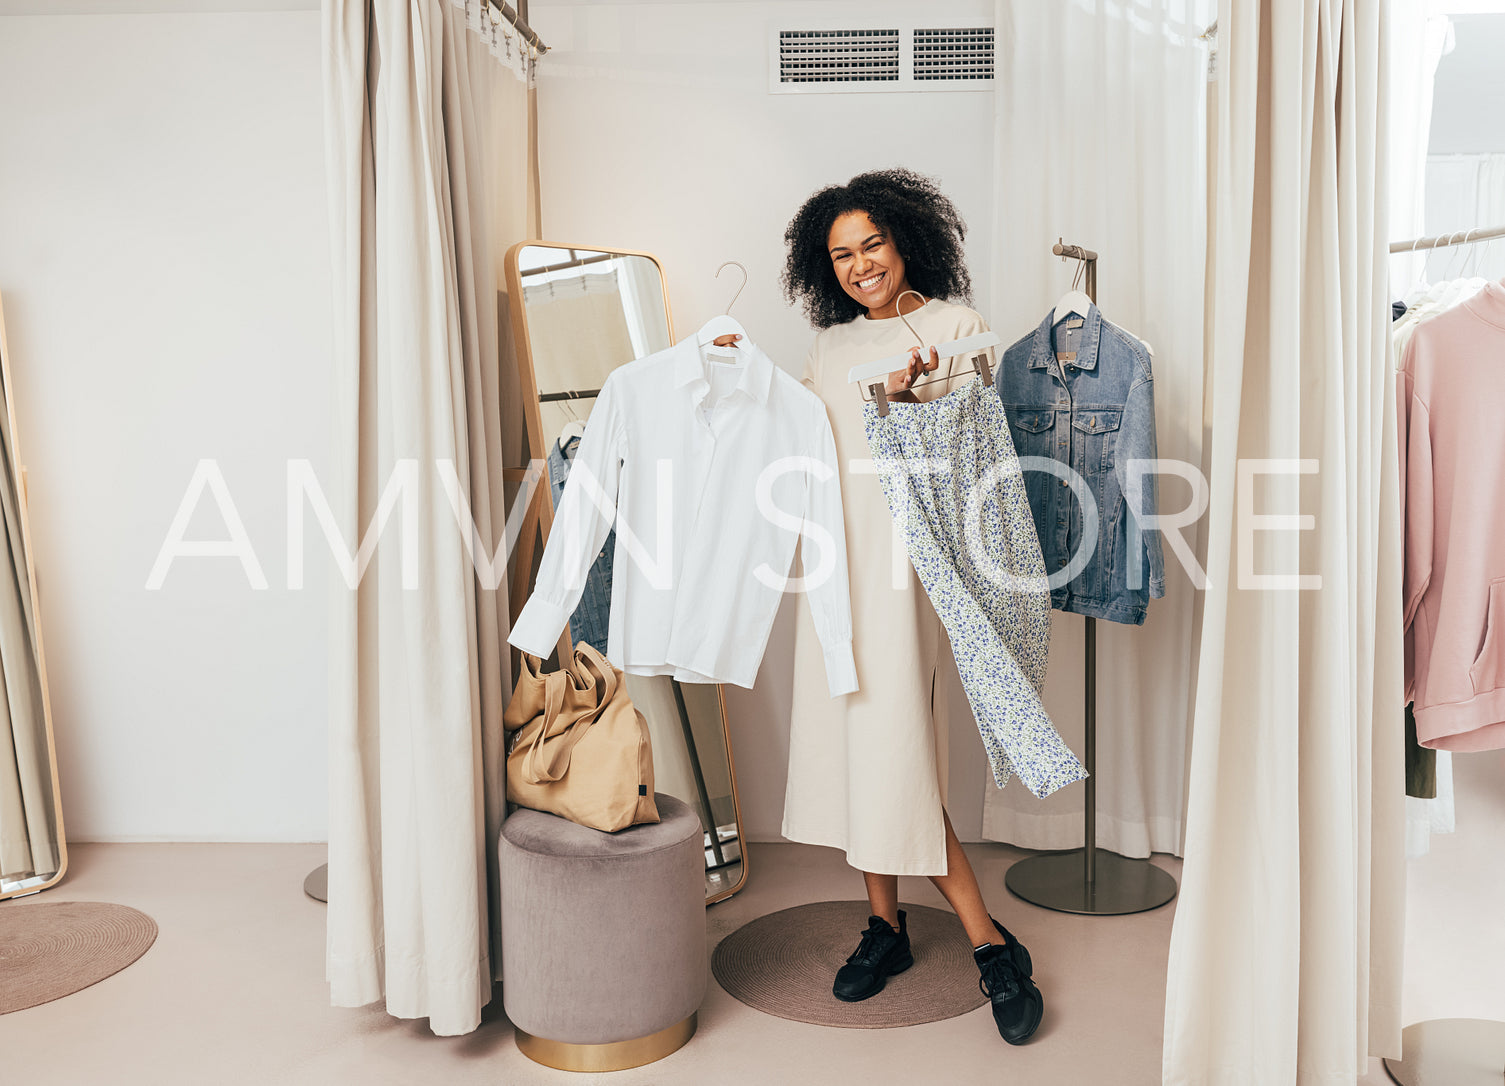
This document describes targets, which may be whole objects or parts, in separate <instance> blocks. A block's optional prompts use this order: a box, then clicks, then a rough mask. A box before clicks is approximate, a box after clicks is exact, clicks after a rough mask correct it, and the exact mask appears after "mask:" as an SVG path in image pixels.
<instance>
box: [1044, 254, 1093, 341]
mask: <svg viewBox="0 0 1505 1086" xmlns="http://www.w3.org/2000/svg"><path fill="white" fill-rule="evenodd" d="M1086 267H1087V265H1086V264H1083V263H1081V262H1080V261H1079V262H1078V263H1077V270H1076V274H1075V275H1074V276H1072V277H1071V289H1070V290H1068V291H1067V292H1066V293H1065V294H1063V295H1061V300H1060V301H1059V302H1057V303H1056V307H1055V309H1053V310H1051V314H1050V326H1051V327H1052V328H1054V327H1055V326H1056V325H1058V324H1060V323H1061V322H1062V321H1063V320H1065V319H1066V318H1067V317H1069V316H1070V315H1071V314H1073V313H1075V314H1076V315H1077V316H1079V317H1085V316H1087V315H1088V314H1089V313H1091V312H1092V299H1091V298H1089V297H1087V295H1086V294H1084V293H1083V292H1082V291H1080V290H1078V289H1077V282H1078V280H1080V279H1081V277H1082V272H1083V270H1084V269H1085V268H1086Z"/></svg>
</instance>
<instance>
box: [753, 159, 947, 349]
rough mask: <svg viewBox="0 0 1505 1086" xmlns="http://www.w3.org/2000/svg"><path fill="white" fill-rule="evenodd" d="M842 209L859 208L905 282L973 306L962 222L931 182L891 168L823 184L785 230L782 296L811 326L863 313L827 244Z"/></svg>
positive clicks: (825, 325) (840, 321) (931, 294)
mask: <svg viewBox="0 0 1505 1086" xmlns="http://www.w3.org/2000/svg"><path fill="white" fill-rule="evenodd" d="M848 211H864V212H866V213H867V216H868V218H870V219H872V220H873V224H874V225H875V226H877V227H878V228H879V229H880V230H882V231H884V232H885V233H886V234H887V235H888V237H889V238H890V240H892V241H893V243H894V246H895V248H897V249H898V250H899V255H900V256H902V257H903V258H904V267H905V275H906V278H907V279H908V280H909V285H910V286H911V287H913V288H914V289H915V290H917V291H919V292H920V293H921V294H923V295H925V296H926V297H927V298H929V297H934V298H946V299H952V300H957V301H961V302H965V303H967V304H971V301H972V277H971V276H970V275H969V274H968V273H967V264H966V260H965V259H964V257H963V255H962V240H963V239H964V238H965V237H966V234H967V225H966V223H964V222H963V221H962V217H961V215H960V214H958V212H957V210H956V205H955V204H953V203H952V202H951V201H950V200H949V199H947V197H946V196H945V195H944V194H943V193H942V192H941V190H940V189H939V188H937V187H936V184H935V182H934V181H932V180H931V179H930V178H928V177H924V176H922V175H920V174H917V173H915V172H914V171H913V170H906V169H902V168H897V167H896V168H894V169H891V170H871V171H869V172H867V173H861V174H858V175H857V176H856V177H854V178H852V179H851V180H850V181H848V182H847V183H846V184H845V185H830V186H828V187H826V188H823V189H821V190H820V191H819V192H817V193H816V194H815V195H814V196H812V197H810V199H808V200H806V201H805V204H804V206H803V207H801V208H800V209H799V211H797V212H796V213H795V216H794V219H793V220H792V221H791V222H790V223H789V226H788V227H787V228H786V229H785V230H784V242H785V244H786V245H788V247H789V255H788V257H787V258H786V260H785V262H784V274H783V276H782V278H781V280H780V281H781V282H782V283H783V286H784V296H785V297H786V298H788V299H789V301H790V302H791V303H795V302H798V303H801V304H802V305H803V306H804V307H805V314H806V316H808V317H809V318H810V323H811V324H813V325H815V327H817V328H830V327H831V326H832V325H834V324H845V323H846V322H847V321H849V320H852V319H853V318H855V317H858V316H861V315H862V314H863V313H864V312H866V310H865V308H864V307H863V306H862V304H861V303H860V302H858V301H857V300H856V299H855V298H853V297H852V296H851V295H850V294H848V293H847V292H846V291H844V290H843V289H842V288H841V283H840V282H839V281H838V280H837V278H836V270H835V269H834V268H833V267H832V266H831V254H830V251H829V250H828V249H827V245H828V244H829V239H830V236H831V224H832V223H834V222H835V221H836V219H837V218H838V217H839V216H841V215H844V214H846V213H847V212H848Z"/></svg>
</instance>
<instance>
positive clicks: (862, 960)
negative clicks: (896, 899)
mask: <svg viewBox="0 0 1505 1086" xmlns="http://www.w3.org/2000/svg"><path fill="white" fill-rule="evenodd" d="M913 964H914V955H913V954H911V953H910V952H909V932H908V931H906V930H905V927H904V910H903V909H900V910H899V930H898V931H895V930H894V929H893V928H892V927H890V926H889V923H888V921H887V920H884V919H883V918H882V917H880V916H870V917H868V918H867V931H865V932H863V933H862V942H860V943H858V944H857V949H856V950H855V951H853V952H852V956H851V957H850V958H848V959H847V964H846V965H844V966H842V967H841V968H840V969H838V970H837V971H836V983H835V984H833V985H832V986H831V994H832V995H834V996H835V997H836V998H837V999H841V1000H845V1001H846V1002H847V1003H856V1002H858V1001H859V1000H863V999H867V998H868V997H869V996H875V995H877V994H878V993H879V992H881V991H883V986H884V985H885V984H887V983H888V978H889V977H891V976H893V975H894V974H895V973H902V972H904V970H906V969H908V968H909V967H910V966H911V965H913Z"/></svg>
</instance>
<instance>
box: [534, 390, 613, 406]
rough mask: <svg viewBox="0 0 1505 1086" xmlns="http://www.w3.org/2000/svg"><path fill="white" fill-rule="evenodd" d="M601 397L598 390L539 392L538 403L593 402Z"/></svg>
mask: <svg viewBox="0 0 1505 1086" xmlns="http://www.w3.org/2000/svg"><path fill="white" fill-rule="evenodd" d="M599 395H601V390H600V389H599V388H582V389H578V390H576V391H574V392H540V393H539V394H538V402H539V403H553V402H554V401H556V400H594V399H595V398H596V397H597V396H599Z"/></svg>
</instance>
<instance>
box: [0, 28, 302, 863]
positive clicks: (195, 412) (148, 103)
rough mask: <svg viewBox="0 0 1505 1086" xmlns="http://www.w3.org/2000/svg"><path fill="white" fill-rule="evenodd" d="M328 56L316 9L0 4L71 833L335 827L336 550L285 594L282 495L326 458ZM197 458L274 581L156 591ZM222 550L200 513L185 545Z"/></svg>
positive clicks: (126, 836)
mask: <svg viewBox="0 0 1505 1086" xmlns="http://www.w3.org/2000/svg"><path fill="white" fill-rule="evenodd" d="M33 6H35V5H33ZM115 7H116V9H117V10H118V9H119V7H120V5H118V4H117V5H115ZM10 10H15V6H14V5H11V7H10ZM319 64H320V43H319V16H318V13H317V11H296V12H275V11H261V12H254V13H239V14H237V13H233V12H226V13H215V14H141V15H63V16H53V15H46V16H18V15H7V16H0V102H4V103H5V107H4V109H0V296H3V299H4V305H5V315H6V321H7V326H8V330H9V338H10V347H11V352H12V357H11V359H10V364H11V371H12V374H13V378H14V382H15V386H16V387H15V398H16V416H17V425H18V432H19V440H20V443H21V450H22V457H23V460H24V462H25V463H26V465H27V466H28V468H29V473H30V489H31V502H30V508H31V525H32V533H33V539H34V541H35V546H36V551H37V553H36V556H35V557H36V567H37V571H38V576H39V579H40V582H41V601H42V610H41V617H42V622H43V634H44V638H45V646H46V652H47V657H48V665H49V668H48V670H49V679H50V684H51V695H52V707H53V713H54V717H55V723H56V732H57V743H58V751H59V766H60V773H61V786H62V796H63V806H64V811H65V817H66V820H67V830H68V835H69V838H70V839H71V840H76V841H77V840H84V841H87V840H141V839H147V840H152V839H166V840H188V839H194V840H279V841H309V840H321V839H323V837H324V832H325V831H324V827H325V773H326V757H325V736H326V732H325V727H324V721H325V716H326V713H325V683H324V676H325V672H326V664H325V652H326V650H325V629H326V618H325V610H326V606H325V599H326V597H325V584H326V582H325V579H324V575H325V566H326V565H327V562H328V560H327V558H326V560H325V561H324V562H320V561H319V560H318V559H319V553H316V552H314V551H312V550H311V551H310V557H309V560H308V583H307V588H306V589H305V590H304V591H302V592H290V591H288V590H287V588H286V587H285V585H286V572H285V571H286V558H285V549H286V544H285V542H284V536H285V531H286V527H285V524H286V516H285V512H284V505H285V501H284V496H283V495H284V490H285V484H284V481H283V480H284V474H285V471H286V468H285V462H286V460H287V459H288V458H290V457H307V458H309V459H310V460H312V462H313V465H314V468H315V470H316V471H320V472H321V473H322V472H323V471H324V470H326V468H327V457H326V445H327V437H326V429H327V425H326V423H327V418H328V415H329V409H330V408H329V388H328V378H327V371H328V342H329V281H328V280H329V268H328V228H327V221H326V214H325V202H324V200H325V197H324V180H323V177H324V170H323V145H322V105H321V93H320V76H319ZM201 458H214V459H215V460H217V461H218V464H219V467H220V469H221V471H222V472H223V475H224V478H225V481H226V483H227V484H228V486H229V490H230V493H231V496H232V497H233V499H234V501H235V504H236V507H237V509H238V511H239V513H240V516H241V518H242V519H243V520H244V523H245V527H246V531H247V533H248V534H249V537H250V540H251V542H252V544H253V545H254V547H255V550H256V553H257V556H258V557H259V559H260V562H261V564H262V567H263V569H264V570H265V573H266V576H267V579H268V580H269V582H270V587H269V588H268V589H267V590H265V591H260V592H257V591H253V590H252V589H251V588H250V587H249V584H248V581H247V578H246V575H245V573H244V572H243V571H242V569H241V566H240V564H239V563H238V562H237V561H235V560H234V559H230V558H187V559H180V560H179V561H178V562H177V563H176V565H175V566H174V567H173V568H172V571H171V573H170V574H169V576H168V577H167V580H166V583H165V585H164V586H163V588H162V589H161V590H160V591H157V592H149V591H147V590H146V589H145V587H144V586H145V584H146V581H147V577H148V574H149V572H150V570H151V568H152V563H153V561H154V559H155V557H156V555H157V551H158V548H159V547H160V546H161V543H162V540H163V537H164V535H165V534H166V532H167V529H168V526H169V525H170V524H171V522H172V519H173V515H174V513H175V511H176V509H177V507H178V504H179V502H180V501H181V499H182V497H183V495H184V493H185V490H186V487H187V484H188V481H189V479H190V477H191V475H192V474H193V471H194V467H195V465H196V463H197V462H198V461H199V460H200V459H201ZM226 536H227V532H226V527H225V524H224V522H223V520H222V518H221V517H220V516H219V514H218V512H217V510H216V508H215V506H214V504H213V503H212V501H208V500H205V501H204V502H202V503H201V504H200V508H199V509H198V511H197V513H196V515H195V516H194V517H193V520H192V521H191V523H190V526H189V533H188V538H190V539H205V540H209V539H224V538H226Z"/></svg>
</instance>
